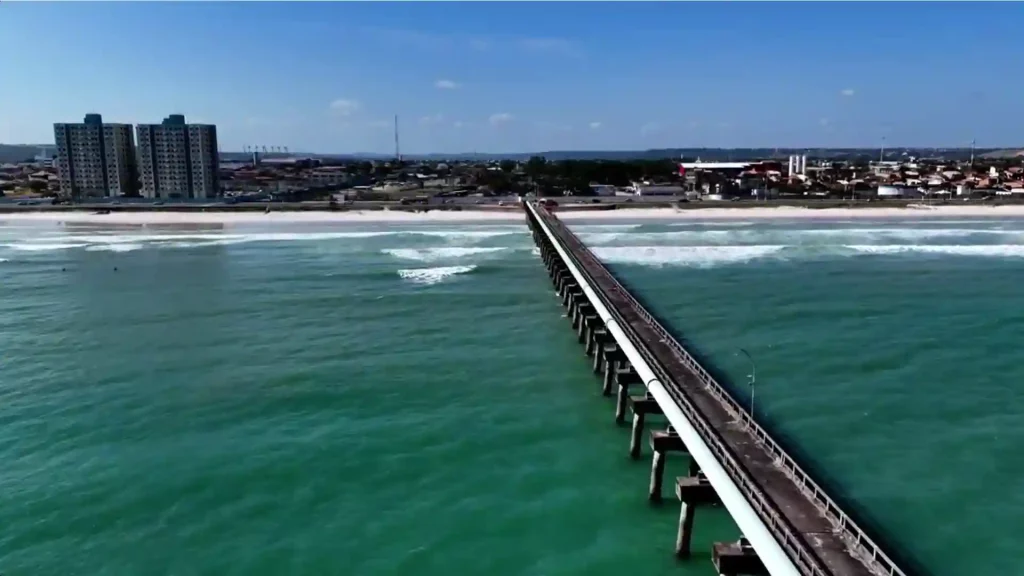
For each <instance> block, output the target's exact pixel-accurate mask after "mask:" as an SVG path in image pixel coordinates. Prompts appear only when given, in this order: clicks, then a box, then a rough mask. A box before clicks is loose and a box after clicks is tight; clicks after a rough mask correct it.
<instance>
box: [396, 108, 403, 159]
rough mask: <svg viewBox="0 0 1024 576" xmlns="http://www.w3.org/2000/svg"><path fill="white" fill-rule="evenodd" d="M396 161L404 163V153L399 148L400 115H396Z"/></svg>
mask: <svg viewBox="0 0 1024 576" xmlns="http://www.w3.org/2000/svg"><path fill="white" fill-rule="evenodd" d="M395 160H396V161H398V162H401V161H402V153H401V151H400V149H399V148H398V114H395Z"/></svg>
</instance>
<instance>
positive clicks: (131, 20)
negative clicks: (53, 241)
mask: <svg viewBox="0 0 1024 576" xmlns="http://www.w3.org/2000/svg"><path fill="white" fill-rule="evenodd" d="M921 6H922V5H920V4H901V3H860V4H846V3H789V4H767V3H713V4H712V3H707V4H705V3H642V4H630V3H593V4H592V3H513V4H509V3H451V4H444V5H443V9H441V8H442V6H440V5H438V4H425V3H402V4H397V3H394V4H393V3H380V4H376V3H373V4H371V3H330V4H321V3H208V2H206V3H178V4H165V3H111V4H102V5H101V4H92V3H59V4H44V3H5V4H4V5H3V6H0V15H2V17H0V51H2V52H3V53H5V54H8V55H14V57H13V58H8V59H7V60H8V61H9V62H5V72H4V73H5V84H7V85H9V86H15V87H17V89H15V90H4V91H0V111H2V112H0V142H2V143H6V144H17V143H24V144H49V143H50V141H51V139H52V138H53V124H54V123H61V122H69V123H73V122H78V121H79V119H80V118H82V117H83V115H84V114H86V113H98V114H102V115H103V118H104V121H105V122H110V123H129V124H139V123H148V122H156V121H159V119H160V118H163V117H164V116H166V115H167V114H168V113H180V114H184V115H185V116H186V117H187V118H188V119H189V122H190V123H196V124H201V123H208V124H216V125H217V126H218V136H219V142H220V144H221V148H222V149H223V150H224V151H240V150H242V149H243V147H244V146H247V145H249V146H260V147H262V146H267V147H275V146H276V147H284V146H287V147H288V148H289V149H290V150H292V151H302V152H315V153H338V154H344V153H375V154H389V153H391V152H392V151H393V150H394V141H393V117H394V115H395V114H397V115H398V116H399V119H400V126H401V140H402V152H403V153H407V154H412V155H415V154H425V153H453V154H457V153H473V152H479V153H522V152H530V151H545V150H595V151H599V150H644V149H659V148H688V147H709V148H755V147H764V148H774V147H780V148H786V147H794V148H828V147H863V148H871V147H879V146H881V144H882V140H883V138H884V139H885V142H886V146H887V147H903V146H921V147H925V146H938V147H968V146H970V144H971V141H972V140H976V141H977V145H978V146H979V147H981V148H1001V147H1018V146H1021V145H1024V118H1022V117H1021V116H1020V115H1019V114H1016V113H1015V110H1016V109H1017V108H1019V94H1020V93H1021V89H1022V88H1024V79H1022V78H1021V77H1020V75H1019V74H1017V73H1015V71H1016V70H1020V69H1022V68H1024V54H1022V53H1021V52H1020V51H1019V50H1016V46H1015V40H1014V39H1015V38H1016V37H1017V36H1016V26H1017V24H1016V23H1017V22H1019V21H1020V17H1021V16H1024V6H1022V5H1020V4H1016V3H991V4H987V3H986V4H974V3H969V4H967V3H964V4H956V3H933V4H928V5H927V10H922V9H921ZM114 20H116V21H118V22H119V23H120V24H119V26H120V29H121V30H122V31H123V32H124V34H123V35H118V36H117V38H116V41H115V39H114V37H112V36H110V35H109V34H108V33H106V32H105V31H104V30H105V29H104V28H103V26H101V24H102V23H103V22H110V21H114ZM153 22H159V23H160V25H159V26H152V25H151V24H152V23H153ZM965 22H983V23H984V25H983V26H980V25H979V26H964V23H965ZM184 27H187V28H188V29H189V30H190V33H189V35H188V37H187V38H184V37H182V36H181V35H180V34H179V33H178V31H179V30H180V29H182V28H184ZM43 29H45V30H47V31H48V33H47V35H46V38H47V41H46V42H45V43H42V44H41V43H40V42H39V36H38V30H43ZM944 38H955V39H956V42H940V41H939V39H944ZM840 39H841V40H840ZM123 46H132V47H139V48H138V49H134V48H133V49H132V50H124V49H123ZM26 47H31V49H28V48H26ZM143 47H144V48H143ZM97 54H107V55H110V54H114V56H110V57H105V58H97V57H96V55H97ZM211 63H212V64H211Z"/></svg>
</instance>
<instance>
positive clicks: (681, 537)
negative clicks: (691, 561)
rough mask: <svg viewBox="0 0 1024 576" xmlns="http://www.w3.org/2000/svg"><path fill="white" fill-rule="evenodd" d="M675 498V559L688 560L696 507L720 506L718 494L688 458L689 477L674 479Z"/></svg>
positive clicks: (692, 460) (695, 464) (695, 463)
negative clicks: (676, 511) (677, 513)
mask: <svg viewBox="0 0 1024 576" xmlns="http://www.w3.org/2000/svg"><path fill="white" fill-rule="evenodd" d="M676 497H677V498H679V502H680V508H679V530H678V531H677V533H676V557H677V558H689V557H690V552H691V542H692V541H693V519H694V516H696V514H697V507H698V506H710V505H715V504H720V503H721V499H720V498H719V497H718V493H717V492H715V489H714V488H712V487H711V483H710V482H708V479H707V477H706V476H704V474H702V473H701V472H700V469H699V466H697V461H696V460H694V459H693V456H691V457H690V475H689V476H686V477H682V478H676Z"/></svg>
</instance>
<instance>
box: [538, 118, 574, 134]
mask: <svg viewBox="0 0 1024 576" xmlns="http://www.w3.org/2000/svg"><path fill="white" fill-rule="evenodd" d="M533 125H534V126H535V127H537V128H539V129H541V130H550V131H552V132H570V131H572V126H570V125H568V124H559V123H557V122H547V121H544V120H538V121H537V122H534V123H533Z"/></svg>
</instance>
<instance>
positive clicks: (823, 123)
mask: <svg viewBox="0 0 1024 576" xmlns="http://www.w3.org/2000/svg"><path fill="white" fill-rule="evenodd" d="M831 123H832V121H831V120H829V119H828V118H822V119H820V120H818V124H821V125H822V126H828V125H829V124H831Z"/></svg>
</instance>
